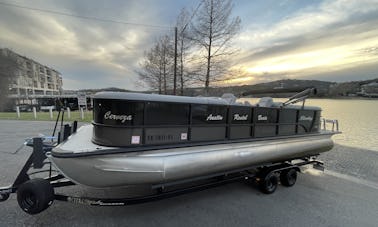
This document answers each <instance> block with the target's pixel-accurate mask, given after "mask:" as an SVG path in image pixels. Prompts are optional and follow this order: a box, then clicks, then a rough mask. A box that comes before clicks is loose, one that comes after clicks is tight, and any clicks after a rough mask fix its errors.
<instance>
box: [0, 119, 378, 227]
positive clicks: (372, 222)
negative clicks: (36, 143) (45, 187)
mask: <svg viewBox="0 0 378 227" xmlns="http://www.w3.org/2000/svg"><path fill="white" fill-rule="evenodd" d="M53 126H54V124H53V123H52V122H29V121H6V120H0V186H6V185H8V184H11V183H12V181H13V180H14V178H15V177H16V174H17V173H18V171H19V170H20V168H21V167H22V165H23V164H24V162H25V160H26V159H27V156H28V154H29V153H30V149H24V150H22V151H20V152H19V153H17V154H11V152H13V151H15V150H16V149H17V148H18V146H19V144H21V143H22V142H23V138H27V137H33V136H36V135H38V134H39V133H44V134H49V133H50V134H51V129H52V128H53ZM353 151H354V148H346V147H342V146H336V147H335V149H334V151H331V152H330V154H331V153H332V152H333V153H334V154H333V155H328V154H327V155H328V156H327V155H323V156H322V157H323V160H324V159H325V160H324V161H325V162H326V167H327V165H328V167H329V168H328V170H327V171H326V172H325V173H319V172H315V171H311V170H309V171H308V172H307V173H304V174H299V175H298V181H297V183H296V185H295V186H294V187H291V188H286V187H283V186H280V187H279V188H278V189H277V191H276V192H275V193H274V194H272V195H265V194H262V193H261V192H259V191H258V190H257V189H256V187H255V186H253V185H249V184H246V183H242V182H240V183H233V184H229V185H224V186H221V187H217V188H212V189H208V190H206V191H201V192H194V193H191V194H187V195H183V196H179V197H175V198H170V199H165V200H161V201H157V202H151V203H145V204H140V205H133V206H125V207H93V206H85V205H78V204H72V203H67V202H60V201H55V202H54V204H53V205H52V206H51V207H50V208H48V209H47V210H46V211H44V212H42V213H40V214H38V215H34V216H31V215H28V214H26V213H24V212H23V211H22V210H21V209H20V208H19V207H18V204H17V199H16V196H15V195H11V197H10V198H9V199H8V200H7V201H5V202H2V203H0V226H49V225H54V226H377V225H378V215H377V214H378V196H377V195H378V184H377V182H375V181H374V179H376V178H375V177H376V175H374V174H376V173H377V172H378V169H375V168H376V165H375V164H373V163H377V161H378V157H377V156H376V155H375V153H374V152H371V151H363V150H358V152H353ZM343 152H344V153H343ZM343 154H344V155H343ZM345 154H347V158H346V157H345ZM376 157H377V159H376V160H372V159H374V158H376ZM337 158H340V161H338V160H337ZM350 159H353V160H350ZM360 162H361V163H360ZM329 163H332V165H330V164H329ZM358 163H360V164H358ZM360 166H362V167H360ZM350 168H358V171H355V170H350ZM62 190H63V192H70V193H71V192H72V193H74V194H78V195H90V194H91V193H94V194H96V193H99V192H98V191H97V190H93V189H88V188H83V187H78V186H73V187H69V188H66V189H62ZM103 193H106V194H107V195H111V194H112V193H118V192H115V191H114V192H112V191H106V192H103Z"/></svg>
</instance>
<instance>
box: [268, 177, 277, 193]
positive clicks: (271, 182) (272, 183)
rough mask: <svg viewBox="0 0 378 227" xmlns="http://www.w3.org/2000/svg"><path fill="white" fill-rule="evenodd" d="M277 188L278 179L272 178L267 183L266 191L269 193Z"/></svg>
mask: <svg viewBox="0 0 378 227" xmlns="http://www.w3.org/2000/svg"><path fill="white" fill-rule="evenodd" d="M276 186H277V179H276V178H275V177H274V176H270V177H269V178H268V180H267V181H266V189H267V190H268V191H273V190H274V189H275V188H276Z"/></svg>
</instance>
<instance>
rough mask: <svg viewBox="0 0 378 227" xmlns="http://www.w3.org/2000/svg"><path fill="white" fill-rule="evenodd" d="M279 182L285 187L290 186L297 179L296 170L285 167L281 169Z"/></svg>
mask: <svg viewBox="0 0 378 227" xmlns="http://www.w3.org/2000/svg"><path fill="white" fill-rule="evenodd" d="M280 180H281V184H282V185H283V186H286V187H291V186H293V185H294V184H295V182H296V181H297V170H296V169H287V170H283V171H282V172H281V175H280Z"/></svg>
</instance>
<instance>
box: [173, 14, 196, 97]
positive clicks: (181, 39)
mask: <svg viewBox="0 0 378 227" xmlns="http://www.w3.org/2000/svg"><path fill="white" fill-rule="evenodd" d="M191 17H192V16H191V13H190V12H189V11H188V10H187V9H186V8H183V9H182V10H181V12H180V14H179V15H178V17H177V22H176V27H177V30H178V37H177V38H178V39H177V42H178V43H177V44H178V52H177V55H178V69H179V70H178V72H177V76H178V78H179V82H180V95H183V94H184V88H185V87H186V83H187V82H188V81H189V80H190V77H189V76H188V70H187V68H186V67H187V64H186V61H187V57H188V55H189V49H190V47H191V45H192V43H191V39H189V38H188V37H189V36H190V35H189V32H190V28H189V26H190V20H191Z"/></svg>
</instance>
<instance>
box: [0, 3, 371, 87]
mask: <svg viewBox="0 0 378 227" xmlns="http://www.w3.org/2000/svg"><path fill="white" fill-rule="evenodd" d="M199 2H200V1H199V0H195V1H189V0H186V1H185V0H159V1H158V0H127V1H123V0H117V1H113V0H103V1H99V0H80V1H76V0H65V1H59V0H16V1H9V0H0V48H9V49H12V50H14V51H15V52H17V53H20V54H22V55H25V56H27V57H30V58H32V59H35V60H36V61H38V62H40V63H42V64H45V65H48V66H51V67H53V68H55V69H56V70H58V71H59V72H61V73H62V76H63V83H64V85H63V87H64V89H80V88H104V87H120V88H125V89H131V90H143V89H147V88H145V87H140V86H139V87H138V86H136V82H137V81H138V77H137V75H136V73H135V70H136V69H137V68H138V62H140V61H141V59H142V58H143V53H144V51H146V50H148V49H149V48H150V47H151V46H152V45H153V42H154V41H155V40H156V39H158V37H159V36H160V35H163V34H172V35H173V29H172V27H173V26H174V24H175V20H176V17H177V15H178V14H179V12H180V10H181V8H183V7H186V8H188V9H194V8H195V7H197V5H198V4H199ZM4 3H5V4H4ZM9 4H13V5H12V6H11V5H9ZM25 7H26V8H29V9H26V8H25ZM30 8H38V9H44V10H49V11H56V12H61V13H63V14H71V15H78V16H82V17H96V18H100V19H104V20H111V21H119V22H126V23H124V24H122V23H111V22H109V21H107V22H106V21H100V20H90V19H84V18H77V17H72V16H67V15H59V14H54V13H47V12H41V11H36V10H31V9H30ZM233 15H234V16H239V17H240V18H241V21H242V24H241V25H242V29H241V32H240V33H239V34H238V35H237V36H236V37H235V39H234V45H235V47H238V48H239V49H240V53H239V54H238V55H237V56H235V57H234V58H233V59H232V61H233V63H234V66H235V68H238V69H241V70H242V71H243V72H245V73H244V74H243V76H242V77H237V78H235V79H234V80H233V81H232V83H234V84H240V85H241V84H255V83H260V82H266V81H272V80H278V79H288V78H291V79H295V78H297V79H316V80H327V81H336V82H341V81H350V80H365V79H372V78H378V0H335V1H326V0H323V1H321V0H319V1H318V0H281V1H277V0H254V1H252V0H235V1H234V11H233ZM145 25H152V26H145Z"/></svg>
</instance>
